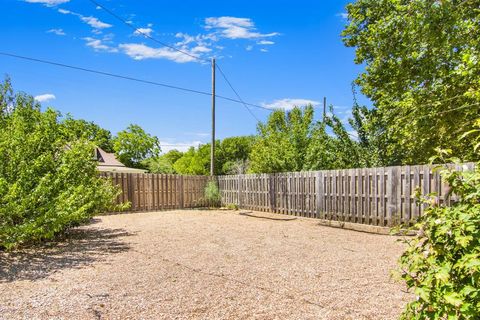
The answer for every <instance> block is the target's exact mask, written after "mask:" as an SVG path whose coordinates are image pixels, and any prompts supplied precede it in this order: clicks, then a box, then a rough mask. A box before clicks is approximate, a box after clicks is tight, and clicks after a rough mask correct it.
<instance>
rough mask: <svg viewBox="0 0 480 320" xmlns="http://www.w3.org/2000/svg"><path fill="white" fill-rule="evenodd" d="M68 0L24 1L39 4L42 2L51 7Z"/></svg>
mask: <svg viewBox="0 0 480 320" xmlns="http://www.w3.org/2000/svg"><path fill="white" fill-rule="evenodd" d="M69 1H70V0H25V2H29V3H41V4H44V5H46V6H48V7H53V6H57V5H59V4H62V3H67V2H69Z"/></svg>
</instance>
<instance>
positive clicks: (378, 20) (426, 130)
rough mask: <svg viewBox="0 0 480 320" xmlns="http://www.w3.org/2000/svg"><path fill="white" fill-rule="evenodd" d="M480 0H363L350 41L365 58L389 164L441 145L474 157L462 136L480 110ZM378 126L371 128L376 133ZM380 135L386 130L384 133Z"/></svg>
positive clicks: (364, 81) (354, 8)
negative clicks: (459, 139)
mask: <svg viewBox="0 0 480 320" xmlns="http://www.w3.org/2000/svg"><path fill="white" fill-rule="evenodd" d="M479 4H480V2H479V1H478V0H444V1H434V0H415V1H413V0H408V1H398V0H357V1H355V2H354V3H351V4H349V5H347V11H348V18H349V24H348V25H347V26H346V28H345V30H344V31H343V33H342V35H343V40H344V43H345V44H346V45H347V46H349V47H355V48H356V57H355V62H356V63H358V64H364V65H365V72H363V73H362V74H360V75H359V77H358V78H357V80H356V83H357V84H358V85H359V86H360V87H361V90H362V92H363V93H364V94H365V95H366V96H367V97H369V98H370V99H371V100H372V101H373V103H374V108H375V111H374V113H372V114H370V115H369V117H370V119H367V122H369V121H373V122H375V123H373V124H370V125H369V126H370V129H372V128H373V127H375V126H377V128H378V124H381V125H382V126H383V125H384V130H383V131H381V132H376V133H375V134H376V135H379V136H377V137H375V138H376V140H377V142H382V143H384V145H383V147H384V152H385V154H384V155H383V156H382V157H384V158H385V159H384V160H382V161H385V162H386V163H387V164H402V163H404V164H406V163H422V162H426V161H427V160H428V158H429V157H430V156H432V155H433V154H434V153H435V151H434V148H435V147H438V146H440V147H449V148H451V149H452V151H453V153H454V155H456V156H463V158H467V159H469V160H474V159H475V158H476V156H475V154H474V153H473V152H472V151H471V150H472V148H471V145H470V144H471V143H470V142H469V141H468V140H464V141H461V142H458V140H457V139H455V138H456V137H457V136H458V135H459V134H461V133H462V132H465V131H467V130H468V128H470V127H471V125H472V123H473V121H474V120H475V119H476V118H477V117H478V116H479V115H480V105H479V103H480V90H479V88H480V63H479V62H478V61H479V57H480V41H479V40H478V35H479V34H480V24H479V23H478V21H479V19H480V10H479ZM373 132H375V130H371V133H373ZM380 136H381V137H380Z"/></svg>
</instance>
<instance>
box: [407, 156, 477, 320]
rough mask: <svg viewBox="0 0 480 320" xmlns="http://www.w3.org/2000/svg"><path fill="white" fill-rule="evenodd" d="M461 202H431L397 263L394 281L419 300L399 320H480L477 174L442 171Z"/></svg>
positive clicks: (408, 307) (411, 303)
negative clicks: (396, 279) (444, 203)
mask: <svg viewBox="0 0 480 320" xmlns="http://www.w3.org/2000/svg"><path fill="white" fill-rule="evenodd" d="M442 177H443V178H444V179H446V180H447V181H448V183H449V184H450V186H451V191H452V192H454V193H455V194H457V195H458V196H459V197H460V200H459V201H458V202H457V203H456V204H454V205H453V206H451V207H445V206H439V205H437V204H436V201H435V200H433V199H430V200H427V201H429V207H428V208H427V209H426V211H425V214H424V215H423V216H422V217H421V218H420V219H419V221H418V223H417V224H416V228H418V230H419V233H418V236H417V237H415V238H414V239H412V240H408V241H406V242H407V243H408V248H407V250H406V251H405V252H404V253H403V255H402V256H401V258H400V260H399V270H398V275H399V276H400V278H401V279H403V280H404V281H405V282H406V284H407V286H408V288H412V289H414V292H415V295H416V296H417V299H416V300H415V301H412V302H410V303H409V304H408V305H407V307H406V310H405V311H404V313H403V315H402V319H447V318H448V319H480V169H479V166H478V165H477V168H476V170H475V172H457V171H455V170H448V169H446V170H443V172H442Z"/></svg>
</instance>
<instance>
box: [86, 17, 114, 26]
mask: <svg viewBox="0 0 480 320" xmlns="http://www.w3.org/2000/svg"><path fill="white" fill-rule="evenodd" d="M80 19H82V21H83V22H85V23H86V24H88V25H90V26H91V27H92V28H95V29H105V28H110V27H111V26H112V25H111V24H108V23H105V22H102V21H100V20H98V19H97V18H95V17H91V16H90V17H83V16H82V17H80Z"/></svg>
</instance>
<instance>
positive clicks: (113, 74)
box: [0, 51, 270, 110]
mask: <svg viewBox="0 0 480 320" xmlns="http://www.w3.org/2000/svg"><path fill="white" fill-rule="evenodd" d="M0 55H3V56H7V57H12V58H17V59H22V60H28V61H31V62H38V63H43V64H49V65H53V66H57V67H62V68H68V69H73V70H78V71H84V72H89V73H94V74H100V75H103V76H108V77H113V78H118V79H123V80H129V81H135V82H140V83H145V84H150V85H155V86H160V87H165V88H170V89H175V90H181V91H185V92H190V93H195V94H200V95H204V96H211V95H212V94H211V93H210V92H206V91H200V90H195V89H189V88H185V87H179V86H174V85H170V84H166V83H161V82H156V81H150V80H144V79H139V78H134V77H130V76H124V75H120V74H115V73H110V72H104V71H99V70H94V69H88V68H83V67H77V66H72V65H68V64H65V63H60V62H54V61H49V60H44V59H38V58H32V57H26V56H21V55H18V54H13V53H8V52H1V51H0ZM215 97H217V98H220V99H223V100H227V101H231V102H235V103H241V104H247V105H249V106H252V107H256V108H261V109H267V108H265V107H262V106H259V105H255V104H252V103H247V102H243V101H240V100H236V99H233V98H229V97H225V96H221V95H215ZM267 110H270V109H267Z"/></svg>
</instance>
